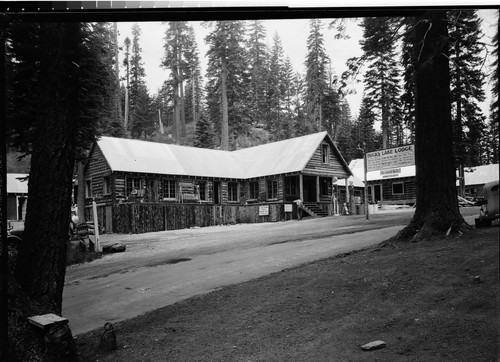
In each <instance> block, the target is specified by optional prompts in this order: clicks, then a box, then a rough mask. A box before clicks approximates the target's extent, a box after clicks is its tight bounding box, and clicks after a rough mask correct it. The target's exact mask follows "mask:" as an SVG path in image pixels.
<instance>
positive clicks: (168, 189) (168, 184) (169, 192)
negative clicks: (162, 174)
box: [161, 180, 176, 199]
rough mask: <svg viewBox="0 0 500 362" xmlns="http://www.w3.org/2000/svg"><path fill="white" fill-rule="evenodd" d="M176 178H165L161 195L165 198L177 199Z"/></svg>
mask: <svg viewBox="0 0 500 362" xmlns="http://www.w3.org/2000/svg"><path fill="white" fill-rule="evenodd" d="M175 186H176V185H175V180H163V181H162V185H161V196H162V197H163V198H164V199H175V195H176V192H175V190H176V188H175Z"/></svg>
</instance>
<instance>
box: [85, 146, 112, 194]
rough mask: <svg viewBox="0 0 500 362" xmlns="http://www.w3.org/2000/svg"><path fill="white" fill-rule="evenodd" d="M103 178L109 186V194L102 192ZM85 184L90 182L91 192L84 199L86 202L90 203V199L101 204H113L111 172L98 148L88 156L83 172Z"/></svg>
mask: <svg viewBox="0 0 500 362" xmlns="http://www.w3.org/2000/svg"><path fill="white" fill-rule="evenodd" d="M105 177H106V178H107V182H108V185H109V192H105V190H104V179H105ZM85 182H90V191H91V192H90V194H88V195H86V197H85V199H86V201H87V202H90V201H92V198H95V199H99V200H100V201H101V202H113V199H112V195H113V193H114V187H113V184H114V182H113V177H112V172H111V169H110V167H109V165H108V163H107V162H106V159H105V158H104V155H103V154H102V151H101V149H100V148H99V147H94V148H93V149H92V152H91V154H90V156H89V159H88V163H87V167H86V170H85Z"/></svg>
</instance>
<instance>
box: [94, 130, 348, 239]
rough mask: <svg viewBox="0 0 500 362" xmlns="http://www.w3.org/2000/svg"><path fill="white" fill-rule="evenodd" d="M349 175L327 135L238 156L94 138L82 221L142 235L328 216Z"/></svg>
mask: <svg viewBox="0 0 500 362" xmlns="http://www.w3.org/2000/svg"><path fill="white" fill-rule="evenodd" d="M350 175H352V173H351V171H350V169H349V167H348V165H347V164H346V162H345V160H344V158H343V157H342V155H341V154H340V152H339V150H338V149H337V147H336V146H335V144H334V143H333V140H332V139H331V137H330V136H329V135H328V134H327V132H319V133H315V134H311V135H306V136H302V137H296V138H292V139H288V140H283V141H279V142H273V143H268V144H264V145H260V146H256V147H250V148H245V149H241V150H237V151H220V150H213V149H202V148H195V147H186V146H178V145H172V144H163V143H155V142H148V141H140V140H132V139H122V138H113V137H101V138H100V139H99V140H98V141H97V142H95V143H94V145H93V147H92V149H91V152H90V154H89V158H88V160H87V164H86V167H85V196H86V205H87V206H86V213H87V215H88V216H89V217H88V218H87V219H92V217H91V216H90V212H91V207H90V205H91V203H92V200H95V201H96V203H97V205H98V210H99V211H98V219H99V225H100V227H102V228H103V229H105V231H106V232H118V233H120V232H127V233H128V232H133V233H138V232H148V231H160V230H169V229H180V228H185V227H192V226H208V225H217V224H230V223H240V222H265V221H279V220H286V219H290V218H294V217H297V204H296V203H294V201H295V200H297V199H300V200H302V201H303V203H304V205H305V211H306V212H307V213H309V214H310V215H312V216H315V215H332V214H333V209H332V193H333V187H332V185H333V184H334V182H335V181H336V180H337V179H346V178H347V177H349V176H350ZM285 205H286V206H285Z"/></svg>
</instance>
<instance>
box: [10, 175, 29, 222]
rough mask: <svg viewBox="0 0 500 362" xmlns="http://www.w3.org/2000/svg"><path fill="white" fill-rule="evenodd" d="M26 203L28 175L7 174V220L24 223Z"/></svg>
mask: <svg viewBox="0 0 500 362" xmlns="http://www.w3.org/2000/svg"><path fill="white" fill-rule="evenodd" d="M27 203H28V174H26V173H8V174H7V220H11V221H24V220H25V218H26V205H27Z"/></svg>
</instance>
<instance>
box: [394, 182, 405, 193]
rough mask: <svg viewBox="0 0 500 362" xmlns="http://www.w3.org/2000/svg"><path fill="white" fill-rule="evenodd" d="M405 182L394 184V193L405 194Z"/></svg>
mask: <svg viewBox="0 0 500 362" xmlns="http://www.w3.org/2000/svg"><path fill="white" fill-rule="evenodd" d="M404 193H405V192H404V184H403V183H402V182H399V183H393V184H392V194H393V195H402V194H404Z"/></svg>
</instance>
